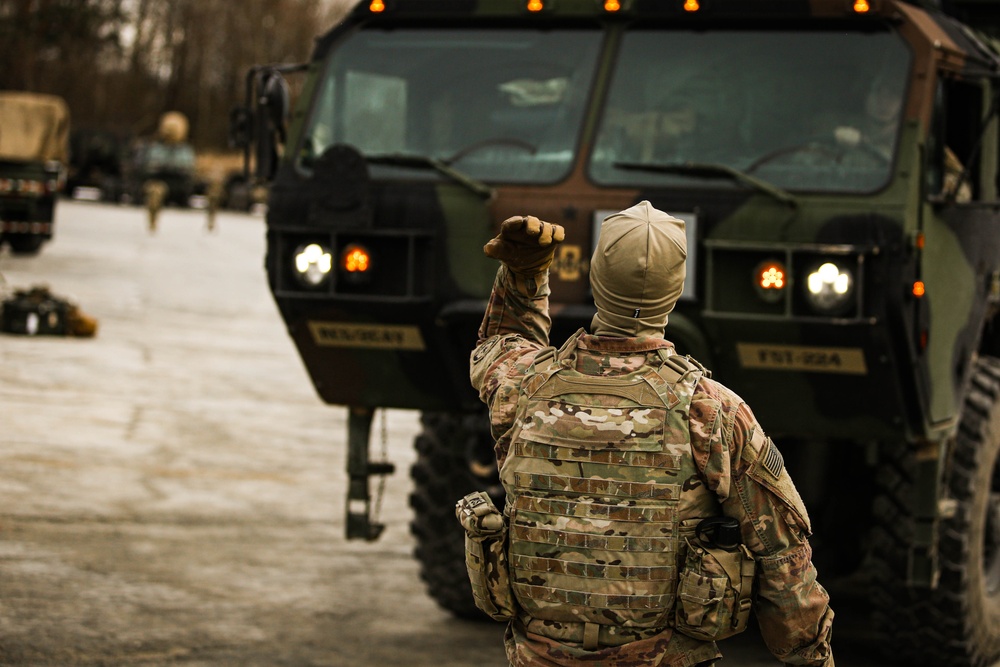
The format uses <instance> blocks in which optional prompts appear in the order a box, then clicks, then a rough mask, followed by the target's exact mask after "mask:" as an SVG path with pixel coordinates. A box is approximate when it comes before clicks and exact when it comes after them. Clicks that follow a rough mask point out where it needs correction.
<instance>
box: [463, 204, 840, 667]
mask: <svg viewBox="0 0 1000 667" xmlns="http://www.w3.org/2000/svg"><path fill="white" fill-rule="evenodd" d="M563 236H564V231H563V229H562V227H560V226H558V225H552V224H549V223H547V222H543V221H540V220H539V219H538V218H535V217H532V216H527V217H514V218H510V219H508V220H506V221H505V222H504V223H503V225H502V227H501V230H500V234H499V235H498V236H497V237H496V238H495V239H493V240H492V241H490V242H489V243H488V244H487V245H486V247H485V252H486V254H487V255H488V256H490V257H493V258H496V259H499V260H500V261H501V263H502V265H501V267H500V269H499V270H498V272H497V276H496V281H495V283H494V287H493V293H492V295H491V297H490V300H489V303H488V306H487V310H486V315H485V318H484V320H483V323H482V326H481V328H480V330H479V344H478V346H477V347H476V350H475V352H474V353H473V355H472V361H471V375H472V383H473V385H474V386H475V388H476V389H477V390H478V391H479V393H480V397H481V398H482V399H483V401H484V402H485V403H486V404H487V405H488V406H489V409H490V420H491V426H492V430H493V435H494V437H495V438H496V455H497V461H498V464H499V466H500V473H501V480H502V481H503V485H504V489H505V491H506V507H505V508H504V511H503V512H502V514H501V513H500V512H499V510H497V509H496V508H495V507H493V504H492V501H491V499H490V498H489V497H488V496H487V495H486V494H485V493H479V494H470V495H469V496H467V497H466V498H465V499H463V500H462V501H460V502H459V503H458V506H457V508H456V513H457V515H458V517H459V519H460V520H461V521H462V524H463V527H465V528H466V531H467V535H468V539H467V541H466V545H467V559H466V560H467V564H468V566H469V574H470V579H471V581H472V585H473V592H474V595H475V597H476V603H477V605H478V606H479V607H480V609H483V610H484V611H486V612H487V613H489V614H490V615H491V616H493V617H494V618H496V619H498V620H509V621H510V624H509V627H508V631H507V635H506V649H507V656H508V658H509V660H510V662H511V664H512V665H513V666H514V667H542V666H545V667H577V666H581V667H582V666H584V665H603V666H618V667H625V666H629V667H637V666H640V665H664V666H669V667H691V666H695V665H698V666H705V665H713V664H714V663H715V661H716V660H717V659H719V658H720V657H721V654H720V652H719V650H718V647H717V646H716V643H715V642H716V640H718V639H723V638H725V637H728V636H731V635H733V634H736V633H738V632H741V631H742V630H743V629H745V628H746V625H747V619H748V616H749V613H750V609H751V607H752V608H753V609H754V610H755V614H756V617H757V620H758V623H759V626H760V629H761V633H762V635H763V638H764V640H765V642H766V643H767V645H768V647H769V648H770V650H771V652H772V653H773V654H774V655H775V656H776V657H777V658H778V660H780V661H782V662H784V663H785V664H787V665H817V666H819V665H822V666H824V667H832V666H833V664H834V661H833V653H832V649H831V646H830V635H831V629H832V625H833V616H834V614H833V611H832V610H831V609H830V606H829V596H828V595H827V593H826V591H825V590H824V589H823V587H822V586H821V585H820V584H819V582H818V581H817V578H816V569H815V567H814V566H813V564H812V558H811V555H812V552H811V549H810V546H809V543H808V537H809V535H810V531H811V528H810V523H809V517H808V516H807V514H806V510H805V507H804V506H803V503H802V501H801V499H800V497H799V494H798V492H797V491H796V489H795V486H794V485H793V484H792V480H791V479H790V477H789V475H788V472H787V471H786V470H785V468H784V465H783V460H782V457H781V454H780V453H779V452H778V449H777V448H776V447H775V445H774V443H773V442H772V441H771V440H770V438H768V437H767V436H766V435H765V434H764V431H763V429H762V428H761V426H760V425H759V424H758V423H757V421H756V419H755V418H754V416H753V413H752V412H751V411H750V408H749V407H748V406H747V405H746V404H745V403H744V402H743V401H742V400H741V399H740V398H739V397H738V396H737V395H736V394H734V393H733V392H732V391H730V390H728V389H727V388H726V387H724V386H723V385H721V384H720V383H718V382H716V381H714V380H712V379H710V378H709V373H708V372H707V371H706V370H705V369H704V368H703V367H702V366H701V365H700V364H698V363H697V362H695V361H694V360H692V359H690V358H689V357H684V356H681V355H680V354H678V353H677V352H676V351H675V349H674V346H673V344H672V343H670V342H668V341H667V340H665V339H664V327H665V326H666V323H667V315H668V313H670V312H671V311H672V310H673V308H674V305H675V303H676V301H677V299H678V298H679V297H680V295H681V292H682V290H683V285H684V275H685V272H684V267H685V258H686V254H687V246H686V237H685V232H684V223H683V222H682V221H680V220H678V219H676V218H673V217H671V216H669V215H667V214H666V213H663V212H661V211H658V210H656V209H655V208H653V206H652V205H650V203H649V202H647V201H643V202H641V203H639V204H637V205H636V206H633V207H632V208H629V209H627V210H625V211H622V212H621V213H618V214H615V215H612V216H610V217H608V218H607V219H605V221H604V223H603V225H602V228H601V233H600V239H599V242H598V244H597V248H596V250H595V252H594V256H593V260H592V266H591V276H590V280H591V286H592V288H593V294H594V302H595V304H596V306H597V314H596V316H595V317H594V319H593V323H592V326H591V329H592V332H593V333H587V332H586V331H584V330H582V329H581V330H580V331H578V332H577V333H575V334H573V335H572V336H571V337H570V338H569V339H568V340H567V341H566V343H565V344H564V345H563V346H562V347H561V348H559V349H556V348H553V347H549V346H548V334H549V329H550V326H551V320H550V317H549V312H548V296H549V285H548V267H549V265H550V264H551V262H552V257H553V252H554V247H555V245H556V244H558V243H559V242H561V241H562V240H563ZM754 586H756V590H754Z"/></svg>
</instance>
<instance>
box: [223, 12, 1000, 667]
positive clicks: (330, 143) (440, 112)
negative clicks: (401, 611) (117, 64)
mask: <svg viewBox="0 0 1000 667" xmlns="http://www.w3.org/2000/svg"><path fill="white" fill-rule="evenodd" d="M971 26H975V29H974V28H973V27H971ZM998 26H1000V11H998V3H995V2H984V1H979V2H977V1H973V0H961V1H958V0H956V1H954V2H949V3H947V4H944V5H935V4H933V3H916V2H904V1H900V0H777V1H768V2H758V1H752V0H523V1H522V0H363V1H362V2H361V4H360V5H358V6H357V7H356V8H355V9H354V10H353V11H352V12H351V13H350V14H349V15H348V16H347V17H346V18H345V19H344V20H343V22H342V23H340V24H339V25H337V26H336V27H334V28H333V29H332V30H331V31H330V32H328V33H327V34H325V35H324V36H322V37H321V38H320V39H319V40H318V42H317V44H316V48H315V51H314V53H313V56H312V58H311V60H310V62H308V63H306V64H303V65H296V66H292V65H289V66H261V67H257V68H254V70H252V71H251V72H250V73H249V75H248V84H249V85H248V92H247V101H246V102H247V104H246V108H244V109H243V110H242V111H240V112H239V113H237V114H236V115H235V119H236V121H237V122H236V129H237V130H239V131H240V132H241V136H242V138H243V140H244V144H245V145H246V146H247V155H248V161H249V162H250V163H252V164H253V166H254V173H255V174H256V175H257V176H258V177H259V178H260V179H263V180H265V181H268V182H269V187H270V191H269V202H268V206H269V209H268V214H267V229H268V231H267V256H266V266H267V274H268V280H269V284H270V288H271V290H272V292H273V295H274V298H275V301H276V303H277V306H278V309H279V311H280V313H281V316H282V317H283V318H284V321H285V322H286V324H287V327H288V331H289V333H290V335H291V337H292V339H293V340H294V342H295V345H296V346H297V348H298V351H299V353H300V356H301V358H302V360H303V362H304V363H305V366H306V368H307V369H308V371H309V374H310V376H311V378H312V382H313V383H314V385H315V387H316V390H317V392H318V394H319V396H320V397H321V398H322V399H323V400H324V401H325V402H327V403H330V404H335V405H343V406H349V408H350V411H349V415H350V416H349V423H348V435H347V458H348V472H349V473H350V485H349V488H348V489H347V497H348V505H347V531H348V535H349V537H362V538H366V539H374V538H375V537H377V536H378V534H379V532H380V528H381V526H380V524H379V523H378V520H377V517H375V516H373V511H374V509H375V507H376V506H377V498H374V499H373V497H372V493H371V491H370V483H371V482H372V481H373V480H372V479H370V478H372V477H373V476H381V475H385V474H387V473H389V472H390V471H391V469H392V466H391V464H390V463H386V462H382V461H372V457H371V456H370V453H369V450H370V449H371V443H370V442H369V440H370V431H371V424H372V415H373V412H374V411H375V410H377V409H378V408H402V409H411V410H419V411H420V412H421V414H422V424H423V432H422V433H421V434H420V435H419V436H418V437H417V438H416V442H415V446H416V449H417V451H418V453H419V457H418V460H417V462H416V464H415V465H414V466H413V468H412V478H413V482H414V485H415V486H414V489H415V490H414V491H413V493H412V496H411V505H412V508H413V510H414V518H413V521H412V531H413V533H414V535H415V536H416V541H417V551H416V556H417V558H418V559H419V560H420V562H421V566H422V575H423V577H424V579H425V580H426V582H427V584H428V587H429V590H430V593H431V595H432V596H434V597H435V598H436V599H437V600H438V602H439V603H440V604H441V605H443V606H444V607H446V608H447V609H450V610H452V611H453V612H455V613H456V614H459V615H471V614H473V613H474V612H473V611H472V603H471V597H470V596H469V595H468V588H467V584H466V582H465V574H464V568H463V566H462V547H461V540H460V536H459V533H458V530H457V527H456V523H455V521H454V519H453V517H452V508H453V504H454V502H455V500H456V499H457V498H459V497H460V496H462V494H463V493H465V492H466V491H468V490H470V489H473V488H479V489H482V488H491V489H493V492H494V493H495V492H496V489H495V479H496V471H495V469H494V467H492V466H491V464H490V462H491V461H492V451H491V450H492V444H493V443H492V439H491V437H490V434H489V432H488V430H487V427H486V418H485V415H484V412H483V408H482V406H481V404H480V402H479V399H478V397H477V396H476V395H475V394H474V392H473V391H472V389H471V388H470V384H469V380H468V361H469V354H470V351H471V350H472V349H473V347H474V345H475V342H476V337H477V328H478V326H479V323H480V320H481V318H482V315H483V311H484V306H485V299H486V297H487V296H488V294H489V292H490V289H491V284H492V280H493V276H494V274H495V271H496V268H497V267H496V263H495V262H493V261H491V260H487V259H486V258H485V257H484V256H483V254H482V246H483V245H484V243H485V242H486V241H487V240H488V239H489V238H491V237H492V236H494V235H495V234H496V232H497V228H498V225H499V223H500V222H501V221H502V220H504V219H505V218H507V217H509V216H512V215H523V214H532V215H536V216H538V217H540V218H543V219H545V220H549V221H551V222H554V223H559V224H561V225H563V226H564V227H565V228H566V237H567V239H566V242H565V243H564V244H562V245H561V246H559V248H558V250H557V254H556V257H555V261H554V263H553V265H552V268H551V275H552V297H551V305H552V316H553V328H552V340H553V341H554V342H556V343H559V342H561V341H562V340H563V339H564V337H565V336H566V335H568V334H569V333H571V332H573V331H575V330H576V329H578V328H579V327H582V326H587V325H588V324H589V321H590V318H591V316H592V314H593V312H594V308H593V302H592V298H591V294H590V291H589V285H588V260H589V257H590V254H591V251H592V248H593V246H594V244H595V240H596V236H597V233H598V229H599V223H600V222H601V220H602V219H603V218H604V217H605V216H606V215H607V214H608V213H611V212H615V211H618V210H621V209H623V208H625V207H628V206H630V205H632V204H634V203H636V202H637V201H640V200H643V199H648V200H649V201H651V202H652V203H653V204H654V205H655V206H656V207H657V208H660V209H662V210H665V211H668V212H670V213H672V214H674V215H676V216H678V217H681V218H683V219H684V220H685V221H686V222H687V234H688V241H689V244H688V252H689V254H688V263H687V280H686V284H685V288H684V295H683V297H682V300H681V302H680V303H679V304H678V306H677V309H676V311H675V312H674V314H672V315H671V317H670V324H669V326H668V331H667V337H668V338H670V339H671V340H673V341H674V342H675V343H676V345H677V347H678V349H679V350H680V351H681V352H682V353H684V354H689V355H691V356H693V357H694V358H696V359H698V360H700V361H701V362H702V363H703V364H704V365H706V366H707V367H709V368H710V369H712V370H713V371H714V374H715V377H716V378H717V379H719V380H721V381H722V382H723V383H725V384H726V385H728V386H730V387H732V388H733V389H734V390H735V391H737V392H738V393H739V394H740V395H741V396H742V397H743V398H744V399H745V400H746V401H747V402H748V404H749V405H751V406H752V407H753V409H754V411H755V413H756V415H757V417H758V418H759V420H760V421H761V423H762V424H763V425H764V427H765V429H766V430H767V431H768V433H769V434H770V435H771V436H772V437H773V438H774V439H775V440H776V441H777V442H778V443H779V445H780V447H781V450H782V452H783V454H784V456H785V460H786V464H787V465H788V467H789V469H790V470H791V472H792V476H793V478H794V479H795V480H796V481H797V483H798V486H799V489H800V491H801V492H802V495H803V496H804V498H805V500H806V503H807V505H808V507H809V510H810V513H811V515H812V518H813V528H814V533H815V535H814V538H813V543H814V549H815V557H816V561H817V564H818V566H819V569H820V572H821V576H822V578H823V579H824V580H827V581H829V580H831V579H834V578H837V577H843V578H844V580H846V581H855V582H860V583H861V584H863V586H862V588H864V589H866V590H868V591H870V598H871V617H872V618H871V627H873V628H874V629H875V632H877V634H878V638H879V641H878V644H879V645H880V646H883V647H885V649H886V654H887V659H888V660H889V661H894V660H898V661H900V662H902V663H903V664H910V665H933V666H934V667H941V666H960V665H961V666H970V665H976V666H984V665H988V664H992V663H993V662H995V661H996V660H997V659H1000V456H998V453H1000V327H998V322H997V317H996V316H997V306H998V301H1000V233H998V232H1000V197H998V178H1000V170H998V147H1000V127H998V121H997V111H998V100H1000V55H998V47H997V42H995V41H994V40H993V39H992V38H991V37H989V36H988V34H996V33H997V30H996V28H997V27H998ZM980 31H986V32H980ZM293 72H295V73H297V74H301V75H303V77H304V78H303V79H302V82H301V92H300V93H299V94H298V95H297V96H296V100H295V103H294V105H290V104H289V95H288V87H287V85H286V83H285V80H286V76H291V74H292V73H293ZM333 446H336V445H333ZM834 605H835V606H836V600H835V601H834Z"/></svg>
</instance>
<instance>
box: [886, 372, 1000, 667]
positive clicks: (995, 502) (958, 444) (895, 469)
mask: <svg viewBox="0 0 1000 667" xmlns="http://www.w3.org/2000/svg"><path fill="white" fill-rule="evenodd" d="M883 455H884V457H885V460H883V461H881V462H880V464H881V465H880V470H879V482H880V492H881V495H880V497H879V498H878V499H877V500H876V503H875V517H876V525H875V529H874V533H873V544H872V558H873V560H874V561H875V562H874V563H873V568H872V571H873V578H872V589H873V602H874V606H875V618H874V620H875V625H876V629H877V632H878V634H879V635H880V644H881V645H882V646H883V647H885V649H886V655H887V657H891V658H892V659H893V660H896V661H900V664H907V665H926V666H927V667H931V666H933V667H988V666H990V665H993V664H995V663H996V661H997V660H998V659H1000V360H998V359H996V358H993V357H983V358H981V359H980V360H979V361H978V363H977V365H976V368H975V371H974V373H973V377H972V382H971V385H970V388H969V392H968V395H967V396H966V399H965V409H964V412H963V415H962V422H961V425H960V427H959V432H958V435H957V436H956V438H955V442H954V450H953V452H952V461H951V466H950V468H948V471H949V472H948V477H947V479H945V480H944V483H945V485H946V491H947V494H948V497H949V498H951V499H953V500H954V501H955V502H956V503H957V507H956V508H955V512H954V515H953V516H951V517H949V518H947V519H943V520H942V521H941V525H940V535H939V556H940V564H941V576H940V581H939V582H938V586H937V588H935V589H934V590H930V589H917V588H911V587H907V586H906V585H905V581H904V579H905V573H906V557H907V552H906V547H907V544H908V542H909V537H910V535H911V534H912V530H913V514H912V510H911V509H910V502H909V498H910V496H911V495H912V492H913V484H914V475H913V473H914V466H913V461H912V452H909V451H907V448H906V447H905V446H903V445H900V446H898V448H895V449H894V448H892V447H890V448H888V449H887V450H885V451H883Z"/></svg>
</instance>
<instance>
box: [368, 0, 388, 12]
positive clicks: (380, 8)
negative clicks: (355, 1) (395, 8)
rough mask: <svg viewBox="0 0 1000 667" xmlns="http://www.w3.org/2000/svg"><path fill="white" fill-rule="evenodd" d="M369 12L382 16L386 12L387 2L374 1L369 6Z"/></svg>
mask: <svg viewBox="0 0 1000 667" xmlns="http://www.w3.org/2000/svg"><path fill="white" fill-rule="evenodd" d="M368 11H370V12H372V13H373V14H381V13H382V12H384V11H385V2H383V1H382V0H372V1H371V4H370V5H368Z"/></svg>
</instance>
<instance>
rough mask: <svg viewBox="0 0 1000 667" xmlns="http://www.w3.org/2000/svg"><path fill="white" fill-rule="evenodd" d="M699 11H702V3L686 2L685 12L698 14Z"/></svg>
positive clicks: (685, 0)
mask: <svg viewBox="0 0 1000 667" xmlns="http://www.w3.org/2000/svg"><path fill="white" fill-rule="evenodd" d="M699 9H701V3H700V2H698V0H684V11H686V12H696V11H698V10H699Z"/></svg>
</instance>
